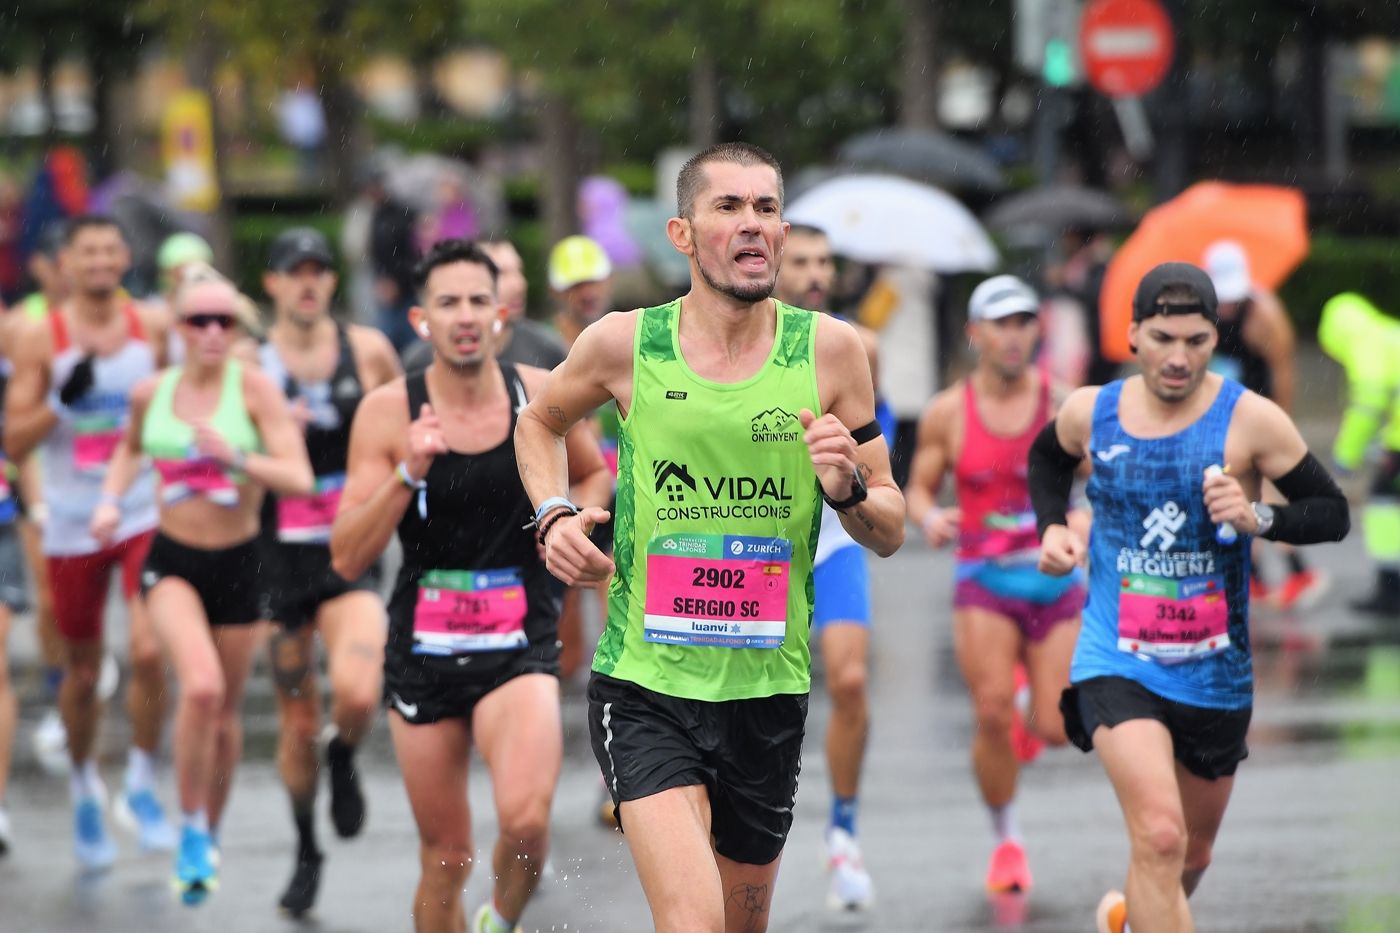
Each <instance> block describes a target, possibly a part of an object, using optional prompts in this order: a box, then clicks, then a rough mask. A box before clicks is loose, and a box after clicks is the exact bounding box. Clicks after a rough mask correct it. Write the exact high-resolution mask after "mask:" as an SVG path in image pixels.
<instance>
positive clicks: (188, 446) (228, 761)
mask: <svg viewBox="0 0 1400 933" xmlns="http://www.w3.org/2000/svg"><path fill="white" fill-rule="evenodd" d="M236 299H237V292H236V291H234V289H233V286H232V285H230V284H229V283H228V282H226V281H222V280H218V281H200V282H195V283H191V284H190V285H188V286H187V287H185V288H182V289H181V291H180V292H178V293H177V295H176V301H175V309H176V320H177V322H178V324H179V327H180V331H181V334H182V335H183V336H184V338H185V346H186V359H185V365H184V366H182V367H177V368H171V369H167V370H164V371H163V372H160V373H158V374H156V375H155V376H152V377H150V378H148V379H146V380H144V381H142V382H140V383H138V384H137V386H136V387H135V389H133V391H132V397H131V421H130V425H129V427H128V430H127V434H126V440H125V443H123V444H121V445H119V446H118V448H117V451H116V453H115V455H114V456H113V458H112V462H111V464H110V465H109V467H108V470H107V477H106V481H105V482H104V484H103V488H102V501H101V504H99V505H98V507H97V510H96V511H95V512H94V513H93V518H92V528H91V530H92V535H93V537H95V538H96V539H97V540H98V541H105V540H106V539H107V538H109V537H111V535H112V533H113V532H114V531H115V530H116V528H117V526H118V524H119V522H120V519H121V514H120V511H119V502H120V495H121V493H122V492H123V491H124V490H125V489H126V487H127V486H128V485H130V483H131V482H132V480H133V479H134V477H135V475H136V472H137V467H138V465H139V463H140V461H141V459H142V458H143V456H148V457H150V458H151V459H152V460H154V461H155V465H156V468H157V470H158V471H159V473H160V477H161V483H160V529H159V533H158V534H157V536H156V539H155V541H154V542H153V543H152V544H151V551H150V556H149V557H148V558H147V560H146V565H145V569H144V570H143V571H142V575H141V589H142V593H143V594H144V595H145V598H146V602H147V606H148V608H149V611H150V614H151V618H152V620H153V621H154V623H155V627H156V632H157V634H158V635H159V636H160V638H161V641H162V642H164V644H165V648H166V650H167V651H168V652H169V655H170V657H171V660H172V662H173V665H174V667H175V676H176V678H177V679H178V680H179V683H180V699H179V705H178V707H177V709H176V714H175V755H174V757H175V770H176V781H177V784H178V789H179V797H180V809H181V810H182V812H183V815H184V822H183V827H182V830H181V834H180V846H179V849H178V851H177V854H176V858H175V883H176V888H177V889H178V890H179V892H180V894H181V897H182V899H183V900H184V901H185V903H187V904H191V905H193V904H198V903H200V902H201V901H203V900H204V898H205V897H207V896H208V894H209V893H210V892H211V891H212V890H213V889H214V887H215V886H216V885H217V872H216V864H217V859H216V858H215V857H214V855H213V852H212V850H213V849H214V848H216V847H217V844H218V843H217V839H218V825H219V816H220V815H221V813H222V811H223V806H224V803H225V801H226V800H227V799H228V791H229V786H230V782H231V778H232V775H233V768H234V766H235V764H236V763H237V761H238V758H239V756H240V754H241V751H242V727H241V724H240V722H239V719H238V709H239V705H240V703H241V701H242V697H243V684H244V681H245V680H246V679H247V677H248V671H249V669H250V667H251V666H252V659H253V653H254V650H255V648H256V647H257V645H258V644H259V643H260V642H261V639H260V638H259V631H258V629H259V628H260V627H261V626H259V625H257V624H254V623H256V622H257V620H258V618H259V615H260V613H259V611H258V600H257V596H258V592H259V586H258V580H257V573H258V567H259V559H258V556H259V555H258V549H257V535H258V515H259V509H260V507H261V504H262V496H263V490H264V489H265V488H266V489H271V490H273V491H275V492H277V493H280V494H283V495H305V494H307V493H309V492H310V491H311V486H312V483H313V481H314V480H313V476H312V473H311V464H310V462H309V461H308V460H307V456H306V447H305V445H304V444H303V442H302V439H301V431H300V430H299V429H298V428H297V426H296V423H295V422H294V421H293V420H292V416H291V413H290V411H289V410H288V407H287V402H286V399H285V398H283V396H282V392H281V390H280V389H279V388H278V387H277V385H276V384H275V383H273V382H272V380H270V379H269V378H267V377H266V376H264V375H263V374H262V373H261V372H259V371H258V370H256V369H254V368H252V367H244V366H243V365H242V364H240V363H239V362H238V361H237V360H234V359H231V358H230V349H231V347H232V345H233V338H234V336H235V334H234V333H233V329H234V327H235V326H236V324H237V320H236V318H235V316H234V302H235V300H236Z"/></svg>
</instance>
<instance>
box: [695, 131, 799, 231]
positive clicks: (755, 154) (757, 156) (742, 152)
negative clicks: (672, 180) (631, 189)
mask: <svg viewBox="0 0 1400 933" xmlns="http://www.w3.org/2000/svg"><path fill="white" fill-rule="evenodd" d="M711 162H728V163H730V164H732V165H766V166H768V167H769V168H771V169H772V170H773V174H775V175H777V176H778V205H779V206H780V207H781V206H782V203H783V169H782V166H780V165H779V164H778V160H777V159H775V158H773V155H772V153H770V152H768V151H767V150H765V149H760V148H759V147H758V146H755V145H753V144H751V143H719V144H717V145H714V146H711V147H710V148H708V149H706V150H704V151H703V152H700V153H697V154H696V155H693V156H691V157H690V158H689V159H688V160H687V161H686V163H685V165H682V166H681V173H680V175H678V176H676V212H677V213H678V214H680V216H682V217H685V218H687V219H689V218H690V216H691V214H692V213H694V211H695V199H696V198H697V197H699V196H700V191H701V189H703V188H704V186H705V166H706V165H709V164H710V163H711Z"/></svg>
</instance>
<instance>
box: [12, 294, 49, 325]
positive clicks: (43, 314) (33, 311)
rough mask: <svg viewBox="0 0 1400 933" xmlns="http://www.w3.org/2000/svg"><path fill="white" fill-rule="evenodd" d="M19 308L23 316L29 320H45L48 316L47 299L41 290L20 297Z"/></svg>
mask: <svg viewBox="0 0 1400 933" xmlns="http://www.w3.org/2000/svg"><path fill="white" fill-rule="evenodd" d="M19 306H20V310H22V311H23V312H24V316H25V317H26V318H28V319H29V320H31V321H43V320H47V319H48V316H49V300H48V299H47V298H45V297H44V293H43V292H31V293H30V294H28V295H25V296H24V298H23V299H21V301H20V303H19Z"/></svg>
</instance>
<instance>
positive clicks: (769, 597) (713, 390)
mask: <svg viewBox="0 0 1400 933" xmlns="http://www.w3.org/2000/svg"><path fill="white" fill-rule="evenodd" d="M775 304H776V305H777V330H776V335H775V340H774V342H773V351H772V353H771V355H770V356H769V358H768V360H767V362H765V363H764V365H763V368H762V369H760V370H759V371H758V373H757V374H756V375H754V376H753V377H751V378H749V379H746V380H744V381H743V382H736V383H731V384H722V383H716V382H711V381H709V380H706V379H702V378H701V377H699V376H697V375H696V374H695V373H694V372H693V371H691V369H690V367H689V366H687V365H686V363H685V360H684V359H682V358H681V353H680V343H679V340H678V337H677V325H678V322H679V320H680V307H681V305H680V301H679V300H677V301H673V302H671V303H670V304H666V305H661V306H659V307H655V308H646V309H643V310H642V312H641V313H640V315H639V316H638V319H637V330H636V338H635V343H634V347H633V367H634V370H633V372H634V375H633V391H632V407H631V409H630V410H629V411H628V412H627V415H626V417H625V418H622V419H620V421H619V425H618V427H619V431H618V479H617V509H616V513H615V515H614V517H613V521H614V522H615V523H616V529H615V553H614V558H615V560H616V564H617V575H616V576H615V577H614V578H613V582H612V587H611V590H610V592H609V602H608V624H607V628H606V629H605V631H604V632H603V636H602V638H601V639H599V642H598V651H597V654H596V655H595V657H594V660H593V670H595V671H597V672H598V673H600V674H605V675H608V676H611V677H616V678H618V679H620V680H626V681H631V682H632V683H636V684H638V685H640V686H642V687H645V688H647V689H649V690H654V691H656V692H657V693H662V694H666V695H668V696H675V697H684V698H688V699H694V700H708V701H720V700H738V699H749V698H753V697H766V696H774V695H777V694H783V693H806V692H808V691H809V690H810V688H811V654H810V651H809V649H808V644H807V639H808V634H809V630H810V628H811V622H812V552H813V550H814V549H815V548H816V543H817V531H818V529H819V528H820V517H821V510H820V508H819V506H820V504H821V501H820V492H819V488H818V484H817V479H816V474H815V473H814V472H813V470H812V463H811V459H810V457H809V456H808V453H807V446H806V444H804V443H803V441H802V434H803V431H802V427H801V425H800V423H799V422H798V419H797V413H798V412H799V411H801V410H802V409H803V408H807V409H810V410H812V411H814V412H818V411H820V410H821V409H820V399H819V396H818V394H817V378H816V367H815V365H814V362H813V360H814V354H813V348H814V346H815V342H816V330H817V328H816V315H814V314H812V313H811V312H808V311H802V310H800V309H797V308H792V307H789V306H787V305H784V304H782V303H781V302H776V303H775Z"/></svg>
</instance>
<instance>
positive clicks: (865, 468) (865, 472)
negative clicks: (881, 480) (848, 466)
mask: <svg viewBox="0 0 1400 933" xmlns="http://www.w3.org/2000/svg"><path fill="white" fill-rule="evenodd" d="M856 472H857V473H859V474H860V478H861V479H863V480H865V481H866V482H867V483H869V482H870V477H871V476H873V475H874V473H875V471H874V470H872V469H870V464H868V463H857V464H856Z"/></svg>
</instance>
